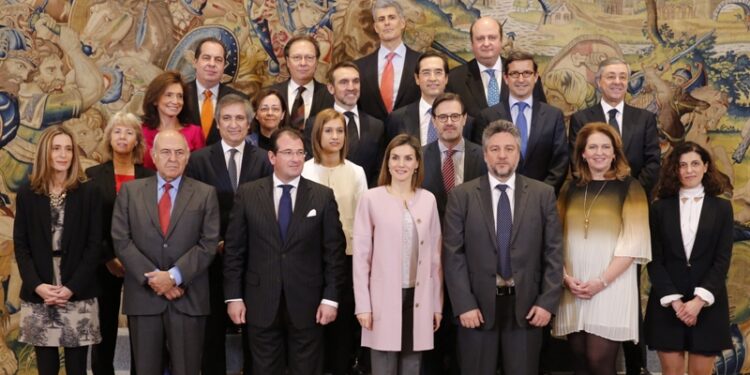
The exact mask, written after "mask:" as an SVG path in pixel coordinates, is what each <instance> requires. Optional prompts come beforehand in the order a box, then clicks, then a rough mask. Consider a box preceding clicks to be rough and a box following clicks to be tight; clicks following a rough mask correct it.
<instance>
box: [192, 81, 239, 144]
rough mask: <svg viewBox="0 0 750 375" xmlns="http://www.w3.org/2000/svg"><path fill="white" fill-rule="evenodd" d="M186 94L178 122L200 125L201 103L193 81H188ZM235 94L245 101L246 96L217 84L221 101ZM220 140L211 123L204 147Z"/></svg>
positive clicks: (214, 122)
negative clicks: (228, 95)
mask: <svg viewBox="0 0 750 375" xmlns="http://www.w3.org/2000/svg"><path fill="white" fill-rule="evenodd" d="M185 86H186V87H187V92H186V93H185V106H184V107H183V108H182V112H181V113H180V121H182V123H183V124H195V125H198V126H200V125H201V111H200V108H201V103H199V102H198V86H197V85H196V83H195V81H190V82H188V83H187V84H186V85H185ZM227 94H235V95H239V96H241V97H243V98H245V99H247V95H245V94H243V93H242V92H241V91H237V90H235V89H233V88H231V87H229V86H227V85H225V84H223V83H222V84H219V98H218V99H221V98H222V97H223V96H224V95H227ZM220 140H221V136H219V129H217V128H216V120H214V121H212V122H211V130H209V131H208V137H206V145H210V144H212V143H216V142H218V141H220Z"/></svg>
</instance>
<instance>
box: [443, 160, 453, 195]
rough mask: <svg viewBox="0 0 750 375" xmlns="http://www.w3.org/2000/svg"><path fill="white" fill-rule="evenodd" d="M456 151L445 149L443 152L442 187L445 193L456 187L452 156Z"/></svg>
mask: <svg viewBox="0 0 750 375" xmlns="http://www.w3.org/2000/svg"><path fill="white" fill-rule="evenodd" d="M455 153H456V150H453V149H447V150H445V160H444V161H443V169H442V172H443V186H445V192H446V193H447V192H449V191H451V189H453V187H454V186H455V185H456V167H455V166H454V165H453V154H455Z"/></svg>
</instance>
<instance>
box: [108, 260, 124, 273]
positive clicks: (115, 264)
mask: <svg viewBox="0 0 750 375" xmlns="http://www.w3.org/2000/svg"><path fill="white" fill-rule="evenodd" d="M104 265H106V266H107V271H109V273H111V274H112V275H114V276H115V277H125V266H123V265H122V262H120V260H119V259H117V258H112V259H111V260H110V261H108V262H107V263H105V264H104Z"/></svg>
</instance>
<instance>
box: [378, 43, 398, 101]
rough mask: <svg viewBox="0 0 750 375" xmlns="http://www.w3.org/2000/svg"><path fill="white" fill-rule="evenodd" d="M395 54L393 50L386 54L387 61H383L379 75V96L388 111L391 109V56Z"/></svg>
mask: <svg viewBox="0 0 750 375" xmlns="http://www.w3.org/2000/svg"><path fill="white" fill-rule="evenodd" d="M395 56H396V53H395V52H390V53H388V55H386V59H388V61H386V63H385V68H384V69H383V76H382V77H380V97H381V98H383V104H385V110H386V112H388V113H391V111H392V110H393V58H394V57H395Z"/></svg>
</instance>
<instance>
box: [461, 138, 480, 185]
mask: <svg viewBox="0 0 750 375" xmlns="http://www.w3.org/2000/svg"><path fill="white" fill-rule="evenodd" d="M466 142H467V143H466V145H465V146H464V147H465V156H464V182H468V181H470V180H472V179H473V176H478V175H479V174H480V171H479V166H480V165H481V164H480V163H482V162H483V160H481V159H482V154H481V152H479V149H477V148H475V147H469V144H468V142H469V141H468V140H466Z"/></svg>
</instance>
